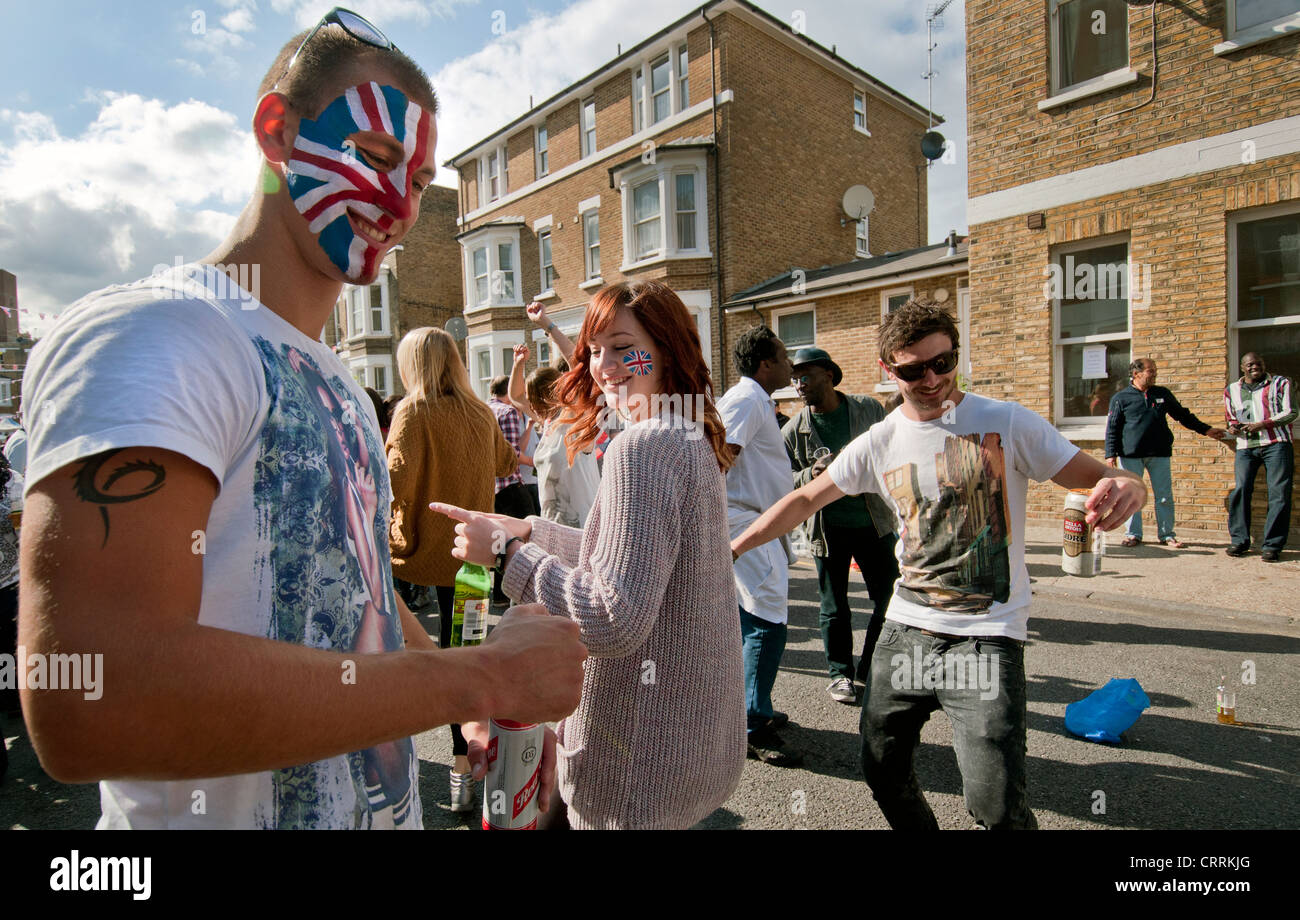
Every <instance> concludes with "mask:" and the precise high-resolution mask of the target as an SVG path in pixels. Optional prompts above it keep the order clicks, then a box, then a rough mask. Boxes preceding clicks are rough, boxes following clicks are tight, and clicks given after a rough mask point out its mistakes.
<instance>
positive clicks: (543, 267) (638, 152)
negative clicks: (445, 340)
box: [447, 0, 927, 393]
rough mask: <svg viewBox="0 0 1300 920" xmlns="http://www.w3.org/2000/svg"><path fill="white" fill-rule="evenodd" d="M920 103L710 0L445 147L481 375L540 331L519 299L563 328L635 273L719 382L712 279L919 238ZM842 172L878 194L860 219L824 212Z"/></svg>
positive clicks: (772, 22) (725, 291) (730, 4)
mask: <svg viewBox="0 0 1300 920" xmlns="http://www.w3.org/2000/svg"><path fill="white" fill-rule="evenodd" d="M926 117H927V113H926V110H925V109H924V107H922V106H920V105H917V104H916V103H915V102H912V101H911V100H909V99H907V98H906V97H904V96H902V95H901V94H899V93H898V92H896V91H895V90H893V89H891V88H889V87H888V86H886V85H884V84H883V83H881V82H880V81H878V80H876V79H875V78H873V77H871V76H870V75H869V74H867V73H866V72H864V71H863V70H861V69H859V68H857V67H855V66H853V65H852V64H850V63H848V62H847V61H845V60H844V59H843V58H840V57H838V56H837V55H836V54H835V53H834V49H833V48H832V49H827V48H824V47H822V46H821V45H819V44H817V43H816V42H813V41H811V40H810V39H809V38H808V37H807V36H806V35H802V34H799V33H796V32H795V31H793V30H792V29H791V27H790V26H789V25H787V24H786V23H785V22H782V21H781V20H779V19H776V18H775V17H773V16H771V15H770V14H768V13H766V12H764V11H763V10H760V9H759V8H758V7H756V6H753V5H752V4H749V3H746V2H743V0H714V2H710V3H706V4H705V5H703V6H701V7H699V8H698V9H696V10H695V11H693V12H692V13H690V14H689V15H687V16H684V17H682V18H681V19H679V20H678V21H677V22H674V23H673V24H671V25H669V26H668V27H667V28H665V29H664V30H662V31H661V32H659V33H657V34H656V35H653V36H651V37H650V38H647V39H646V40H645V41H643V42H641V43H639V44H638V45H636V46H635V47H633V48H630V49H628V50H627V51H625V52H623V53H622V54H620V55H619V56H618V57H617V58H615V59H614V60H613V61H610V62H609V63H608V64H606V65H605V66H603V67H601V68H600V69H599V70H597V71H596V72H595V73H592V74H590V75H589V76H587V77H585V78H584V79H582V80H580V81H578V82H577V83H575V84H573V85H572V86H570V87H568V88H566V89H564V90H562V91H561V92H559V93H557V94H556V95H555V96H553V97H551V98H550V99H547V100H545V101H544V102H542V103H541V104H539V105H537V106H536V107H534V108H533V109H532V110H530V111H529V112H527V113H526V114H524V115H523V116H521V117H519V118H517V119H516V120H514V121H513V122H511V123H510V124H508V125H505V126H503V127H502V128H501V129H500V130H498V131H496V132H495V133H493V134H492V135H490V136H489V137H486V138H484V139H482V140H481V141H479V142H478V143H476V144H474V145H473V146H472V147H470V148H469V149H467V150H465V151H463V152H461V153H459V154H457V155H456V156H454V157H452V158H451V159H450V160H449V161H448V163H447V165H449V166H451V167H453V168H454V169H456V170H457V171H458V173H459V176H460V183H459V190H458V191H459V195H460V228H459V229H460V233H459V237H458V240H459V243H460V246H461V256H462V271H463V276H464V292H465V301H464V311H465V318H466V321H467V322H468V324H469V338H468V341H467V346H468V359H469V368H470V376H471V378H472V379H473V380H474V382H475V385H476V386H477V387H478V388H479V392H480V393H485V392H486V384H487V381H488V380H490V379H491V378H492V377H493V376H495V375H497V374H503V373H506V372H508V371H509V369H510V365H511V352H512V349H513V346H514V345H516V344H518V343H520V342H523V341H525V340H526V339H531V340H533V341H536V342H538V343H539V344H542V345H544V337H543V336H542V335H541V334H540V331H537V330H534V329H533V327H532V326H531V324H530V323H529V322H528V321H527V318H526V316H525V315H524V309H523V308H524V305H525V304H527V303H529V302H530V301H531V300H534V299H536V300H540V301H541V302H542V303H544V304H545V305H546V307H547V311H548V313H549V314H550V315H551V316H552V317H553V318H554V319H555V321H556V322H557V324H558V325H559V326H560V328H561V329H562V330H563V331H565V332H566V333H568V334H569V335H570V336H574V335H576V333H577V331H578V329H579V328H580V326H581V323H582V318H583V316H584V314H585V311H586V305H587V302H588V300H589V298H590V296H591V294H592V292H594V291H595V290H596V289H597V288H599V287H601V286H602V285H605V284H609V283H612V282H616V281H623V280H648V279H656V280H662V281H664V282H666V283H667V284H669V285H670V286H672V287H673V289H674V290H676V291H677V292H678V294H679V295H680V296H681V298H682V301H683V302H684V303H685V304H686V306H687V307H688V308H689V309H690V310H691V311H692V313H693V314H694V316H695V319H696V322H697V325H698V328H699V331H700V338H701V342H702V345H703V347H704V351H705V355H706V357H708V358H709V360H710V364H711V367H712V370H713V379H714V384H715V386H717V387H718V388H719V390H722V389H725V387H726V385H727V383H728V382H729V381H734V379H735V371H734V369H733V368H731V367H730V363H731V362H730V360H729V359H728V360H726V361H724V360H722V355H723V353H724V352H723V348H724V343H727V342H729V341H730V340H731V339H732V338H733V336H732V332H731V329H730V328H729V319H728V317H727V316H726V315H725V314H724V313H723V311H722V310H721V309H720V305H721V304H723V303H724V302H726V301H727V300H728V299H729V298H731V297H733V296H735V295H736V294H737V293H738V292H741V291H745V290H746V289H748V288H751V287H753V286H754V285H756V284H758V283H760V282H762V281H764V280H765V279H770V278H772V277H774V276H776V275H779V274H780V273H782V272H786V271H789V270H791V269H793V268H796V267H799V266H808V267H810V268H811V267H816V266H826V265H836V264H840V263H843V262H846V261H847V260H851V259H853V258H854V257H855V256H856V255H859V254H860V255H862V256H864V257H865V256H867V255H869V254H870V253H871V252H877V253H884V252H887V251H891V250H892V251H901V250H904V249H908V248H910V247H915V246H917V245H920V244H921V243H922V242H924V240H923V234H924V229H923V228H924V227H925V226H926V208H925V196H926V189H925V178H926V177H925V169H924V168H923V163H924V160H923V158H922V157H921V154H920V150H919V146H918V145H919V139H920V136H921V134H922V133H924V131H925V129H926ZM853 185H866V186H867V187H868V188H870V189H871V190H872V191H873V192H874V196H875V210H874V211H872V212H871V213H870V214H869V215H868V216H867V217H866V218H864V219H863V220H862V221H861V222H855V221H848V222H845V221H842V220H841V217H842V216H843V212H842V209H841V199H842V197H843V195H844V192H845V190H846V189H847V188H849V187H850V186H853ZM744 325H745V326H747V325H748V323H745V324H744ZM540 350H541V351H542V354H541V358H542V360H548V359H549V357H550V355H549V349H546V348H545V347H543V348H542V349H540ZM536 360H537V357H536V356H535V357H534V359H533V363H535V362H536Z"/></svg>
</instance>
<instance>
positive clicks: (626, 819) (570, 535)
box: [432, 281, 745, 829]
mask: <svg viewBox="0 0 1300 920" xmlns="http://www.w3.org/2000/svg"><path fill="white" fill-rule="evenodd" d="M711 392H712V383H711V381H710V379H709V371H708V367H707V366H706V365H705V363H704V356H703V355H702V354H701V352H700V339H699V334H698V333H697V332H696V328H695V322H694V320H693V319H692V318H691V316H690V314H689V313H688V312H687V310H686V307H685V306H683V305H682V302H681V300H680V299H679V298H678V297H677V295H676V294H675V293H673V291H672V289H671V288H669V287H668V286H667V285H665V284H662V283H660V282H655V281H646V282H637V283H634V284H615V285H610V286H608V287H605V288H602V289H601V290H600V291H599V292H597V294H596V296H595V297H594V298H592V301H591V305H590V306H589V307H588V309H587V316H586V319H585V320H584V322H583V325H582V331H581V333H580V334H579V336H578V343H577V347H576V348H575V349H574V353H573V361H572V368H571V370H570V371H569V372H568V373H567V374H565V375H564V376H563V377H562V378H561V379H560V380H559V381H558V383H557V386H556V398H557V401H558V402H559V403H560V404H561V405H564V406H567V407H568V408H567V409H566V411H565V414H564V416H563V417H562V418H561V421H562V422H563V423H564V424H568V425H569V426H570V430H569V434H568V435H567V437H566V443H567V448H568V452H569V456H570V458H572V457H573V456H574V455H575V454H576V453H577V452H578V451H580V450H583V449H586V448H587V447H589V446H591V444H592V443H593V441H595V439H596V437H597V436H598V434H599V432H600V430H601V423H602V421H603V416H604V415H605V413H606V412H607V408H612V409H614V410H616V411H617V412H618V413H619V414H620V415H621V416H622V417H623V419H624V421H625V422H626V423H627V427H626V429H625V430H624V431H623V432H622V433H621V434H619V436H618V437H617V438H615V439H614V440H613V442H612V444H611V445H610V448H609V451H608V453H607V454H606V455H605V469H604V475H603V476H602V479H601V484H600V490H599V492H598V494H597V496H596V504H595V507H593V508H592V510H591V515H590V517H589V518H588V520H587V525H586V527H585V528H584V529H583V530H577V529H574V528H571V527H565V526H563V525H561V524H556V523H553V522H550V521H544V520H542V519H541V518H536V517H530V518H528V519H527V520H524V521H518V520H514V519H511V518H505V517H501V516H497V515H487V514H476V513H473V512H466V511H462V510H461V509H458V508H453V507H450V506H446V505H433V506H432V507H434V508H435V509H436V510H439V511H443V512H444V513H446V514H449V515H450V516H451V517H454V518H456V519H457V520H458V521H461V522H462V523H460V524H459V525H457V527H456V532H457V534H458V536H457V538H456V549H455V550H453V551H452V554H453V555H455V556H458V557H459V558H462V559H468V560H470V561H475V562H481V563H485V564H492V563H493V562H494V561H496V557H495V556H494V555H493V549H494V547H493V543H494V541H495V542H496V544H497V546H496V547H495V548H496V549H498V550H499V548H500V544H501V543H502V542H503V541H502V539H501V536H500V535H501V533H502V532H503V531H504V533H505V534H506V535H507V536H508V539H509V543H508V544H507V545H506V547H505V552H504V554H503V556H504V558H505V559H506V566H505V577H504V578H503V579H502V582H503V585H504V587H505V591H506V593H507V594H509V595H510V596H511V597H512V598H515V600H516V601H518V602H520V603H525V602H528V601H533V600H537V601H540V602H542V603H544V604H545V605H546V606H547V608H548V609H549V610H550V611H551V612H552V613H554V614H562V615H567V616H569V617H571V618H572V619H574V620H575V621H576V622H577V623H578V625H579V626H580V627H581V628H582V640H583V642H585V643H586V645H587V648H588V650H589V651H590V653H591V658H590V659H588V661H587V665H586V676H585V678H584V681H583V688H582V702H581V703H580V704H579V705H578V708H577V710H576V711H574V713H573V715H571V716H569V717H568V718H567V719H565V720H564V721H563V722H561V723H560V727H559V731H558V736H559V767H558V785H559V789H560V795H561V797H562V798H563V800H564V802H565V804H566V805H567V807H568V821H569V824H570V825H571V826H572V827H575V828H611V829H612V828H683V827H689V826H691V825H692V824H695V823H696V822H698V821H700V820H701V819H703V818H704V817H706V816H707V815H708V814H710V813H711V812H712V811H713V810H714V809H716V808H717V807H718V806H720V805H721V804H722V803H723V802H725V801H726V800H727V797H728V796H729V795H731V792H732V790H733V789H734V788H735V786H736V783H737V782H738V781H739V779H740V774H741V771H742V769H743V768H744V763H745V701H744V685H743V684H744V682H743V675H742V672H743V666H742V660H741V644H740V625H739V621H738V620H737V619H736V597H735V583H734V580H733V577H732V562H731V555H730V552H729V549H728V546H729V544H728V542H727V500H726V488H725V485H724V481H723V474H724V472H725V471H726V469H727V467H728V466H729V465H730V463H731V459H730V457H731V455H730V453H729V452H728V451H727V447H726V443H725V432H724V430H723V426H722V421H721V419H720V418H719V417H718V413H717V410H716V409H715V408H714V406H713V401H712V397H711ZM515 538H517V539H515ZM466 733H467V735H468V733H469V727H468V726H467V727H466ZM476 748H477V745H475V744H473V743H471V755H470V756H471V761H475V760H479V761H480V762H481V756H480V757H476V756H475V755H476V753H477V750H476ZM475 768H476V771H477V770H479V769H481V767H480V765H479V764H478V763H476V764H475Z"/></svg>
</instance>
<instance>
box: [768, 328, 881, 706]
mask: <svg viewBox="0 0 1300 920" xmlns="http://www.w3.org/2000/svg"><path fill="white" fill-rule="evenodd" d="M793 364H794V376H793V377H792V378H791V380H792V382H793V384H794V387H795V391H796V392H797V393H798V394H799V397H800V398H801V399H803V401H804V403H805V406H804V408H803V409H801V410H800V411H799V414H798V415H796V416H795V417H794V418H792V419H790V421H789V422H787V423H786V425H785V428H784V429H783V430H782V432H781V433H782V435H783V436H784V438H785V447H786V451H787V452H788V453H789V454H790V463H791V465H792V466H793V467H794V487H795V488H796V489H797V488H799V487H800V486H803V485H806V484H807V483H808V482H811V481H812V480H813V479H815V478H816V477H818V476H820V475H821V474H822V473H823V472H825V471H826V467H828V466H830V463H831V461H832V460H834V459H835V456H836V454H838V453H839V452H840V450H841V449H843V448H844V446H845V445H847V444H848V443H849V442H850V441H852V440H853V439H854V438H856V437H857V436H858V435H860V434H862V433H863V432H864V431H866V430H867V429H868V428H870V427H871V426H872V425H874V424H875V423H876V422H879V421H882V420H883V419H884V417H885V410H884V409H883V408H882V407H881V405H880V403H879V402H877V401H876V400H875V399H873V398H872V397H870V396H849V395H846V394H844V393H841V392H840V391H839V390H837V389H835V387H836V386H838V385H839V383H840V381H841V380H843V379H844V373H843V371H841V370H840V368H839V365H837V364H836V363H835V362H834V361H832V360H831V356H830V355H829V354H827V353H826V352H825V351H824V350H822V349H820V348H801V349H799V350H798V351H797V352H795V355H794V361H793ZM802 526H803V528H804V536H805V537H806V538H807V540H808V544H809V546H810V547H811V548H812V554H813V562H814V563H815V564H816V566H817V590H818V592H819V593H820V595H821V617H820V619H821V630H822V642H823V643H824V645H825V647H826V662H827V665H828V666H829V669H830V676H831V683H830V686H829V687H827V688H826V689H827V692H829V693H830V695H831V699H833V700H836V701H837V702H840V703H856V702H857V701H858V690H857V687H856V685H855V684H854V681H855V680H856V681H857V682H858V683H863V682H865V679H866V674H867V669H868V668H869V667H870V664H871V652H872V649H873V648H874V647H875V645H876V639H877V638H878V637H879V636H880V630H881V627H882V626H883V625H884V622H885V611H886V609H888V607H889V598H890V597H891V596H892V595H893V592H894V581H895V579H897V578H898V562H897V560H896V559H895V556H894V542H895V540H896V537H895V535H894V526H895V525H894V514H893V512H892V511H891V510H890V509H889V506H888V505H886V504H885V502H884V501H883V500H882V499H881V498H880V496H878V495H865V496H864V495H848V496H845V497H844V498H842V499H840V500H839V501H836V502H832V503H831V504H829V505H827V506H826V507H825V508H823V509H822V510H820V511H818V512H817V513H816V514H815V515H813V516H812V517H811V518H809V519H808V520H807V521H806V522H804V524H803V525H802ZM850 559H852V560H853V561H856V562H857V564H858V568H859V569H860V570H861V572H862V580H863V581H864V582H866V585H867V592H868V593H869V594H870V595H871V600H872V603H873V604H874V605H875V611H874V612H873V614H872V616H871V622H870V623H869V624H868V626H867V641H866V643H865V644H864V645H863V648H862V658H861V661H860V662H859V664H858V666H857V669H856V670H855V669H854V667H853V622H852V611H851V609H850V608H849V561H850Z"/></svg>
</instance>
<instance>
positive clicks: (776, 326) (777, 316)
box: [771, 301, 817, 400]
mask: <svg viewBox="0 0 1300 920" xmlns="http://www.w3.org/2000/svg"><path fill="white" fill-rule="evenodd" d="M791 313H812V320H813V338H812V342H810V343H807V344H800V345H786V348H787V349H788V350H789V352H790V354H791V355H793V354H794V353H795V352H796V351H797V350H798V349H800V348H813V347H816V345H817V304H816V302H815V301H814V302H810V303H801V304H795V305H794V306H791V307H780V308H778V309H775V310H773V311H772V317H771V319H772V331H773V332H775V333H776V335H777V338H780V337H781V317H782V316H786V315H788V314H791ZM781 341H782V342H783V343H784V342H785V339H781ZM797 396H798V394H797V393H796V392H795V389H794V385H793V384H786V385H785V386H783V387H781V388H780V389H779V390H776V391H775V392H773V393H772V398H773V399H777V400H780V399H795V398H796V397H797Z"/></svg>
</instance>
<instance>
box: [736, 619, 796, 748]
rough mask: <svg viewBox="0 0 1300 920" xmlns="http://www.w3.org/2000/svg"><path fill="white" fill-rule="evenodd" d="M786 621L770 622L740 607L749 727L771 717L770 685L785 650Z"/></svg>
mask: <svg viewBox="0 0 1300 920" xmlns="http://www.w3.org/2000/svg"><path fill="white" fill-rule="evenodd" d="M787 631H788V630H787V627H786V624H785V623H773V622H771V621H769V620H764V619H763V618H762V617H756V616H754V615H753V614H752V613H750V612H749V611H748V610H746V609H745V608H744V607H741V608H740V638H741V644H742V647H743V651H744V656H745V722H746V725H747V726H748V729H749V731H751V732H752V731H754V730H755V729H759V728H762V727H763V726H764V725H766V724H767V721H768V719H770V718H772V716H773V714H774V713H775V710H774V709H773V708H772V685H773V684H775V683H776V672H777V670H778V669H779V668H780V666H781V656H782V655H783V654H784V653H785V638H786V634H787Z"/></svg>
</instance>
